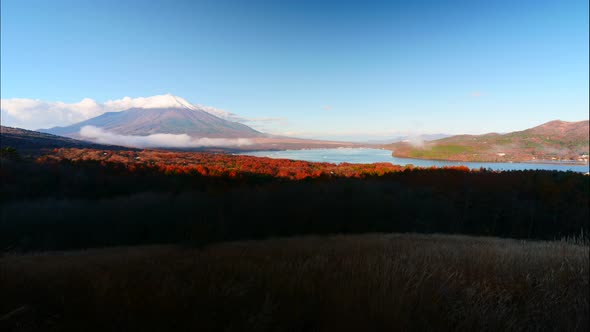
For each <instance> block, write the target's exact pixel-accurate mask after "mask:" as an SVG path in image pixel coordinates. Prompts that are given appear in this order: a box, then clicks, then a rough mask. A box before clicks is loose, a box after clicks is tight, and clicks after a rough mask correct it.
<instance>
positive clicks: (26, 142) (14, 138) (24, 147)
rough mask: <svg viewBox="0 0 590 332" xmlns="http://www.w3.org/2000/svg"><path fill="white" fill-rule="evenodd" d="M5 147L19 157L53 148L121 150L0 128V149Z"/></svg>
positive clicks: (26, 131)
mask: <svg viewBox="0 0 590 332" xmlns="http://www.w3.org/2000/svg"><path fill="white" fill-rule="evenodd" d="M5 147H12V148H15V149H16V150H17V151H18V153H19V154H20V155H22V156H31V157H35V156H39V155H42V154H44V153H45V152H46V151H47V150H50V149H54V148H79V149H83V148H88V149H109V150H118V149H122V148H121V147H118V146H113V145H101V144H94V143H89V142H85V141H79V140H76V139H72V138H68V137H61V136H56V135H52V134H47V133H41V132H38V131H32V130H26V129H21V128H12V127H5V126H0V148H2V149H3V148H5ZM126 149H127V148H126Z"/></svg>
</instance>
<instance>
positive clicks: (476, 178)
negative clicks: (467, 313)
mask: <svg viewBox="0 0 590 332" xmlns="http://www.w3.org/2000/svg"><path fill="white" fill-rule="evenodd" d="M0 176H1V178H2V185H1V189H0V195H1V196H0V209H1V211H0V214H1V215H0V250H17V251H19V250H25V251H26V250H50V249H74V248H89V247H101V246H113V245H136V244H151V243H185V244H188V245H197V246H199V245H204V244H206V243H209V242H214V241H225V240H235V239H259V238H266V237H276V236H292V235H299V234H333V233H365V232H423V233H461V234H472V235H490V236H500V237H513V238H532V239H554V238H561V237H563V236H571V235H576V234H580V232H582V231H585V232H587V230H588V229H589V228H590V223H589V221H588V217H589V208H588V198H589V178H588V176H584V175H582V174H579V173H573V172H557V171H513V172H502V173H498V172H491V171H476V172H465V171H461V170H451V169H428V170H427V169H422V170H420V169H407V170H405V171H400V172H392V173H387V174H385V175H382V176H367V177H365V178H364V179H355V178H341V177H330V176H322V177H320V178H315V179H306V180H300V181H294V180H287V179H278V178H273V177H270V176H265V175H260V174H243V175H240V176H238V177H235V178H227V177H206V176H199V175H186V174H185V175H180V174H164V173H162V172H160V171H157V170H154V169H152V170H150V169H140V170H135V171H134V172H130V171H129V170H127V169H126V168H125V167H122V166H120V165H119V166H117V165H110V166H109V165H107V166H105V165H101V164H100V163H99V162H96V161H81V162H76V163H72V162H69V161H62V162H60V163H56V164H39V163H33V162H26V161H14V160H7V159H4V160H2V168H1V173H0Z"/></svg>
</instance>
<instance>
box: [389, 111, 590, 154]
mask: <svg viewBox="0 0 590 332" xmlns="http://www.w3.org/2000/svg"><path fill="white" fill-rule="evenodd" d="M589 139H590V135H589V121H588V120H584V121H578V122H566V121H560V120H555V121H550V122H547V123H544V124H542V125H539V126H536V127H533V128H530V129H526V130H522V131H515V132H511V133H506V134H497V133H490V134H484V135H457V136H451V137H446V138H442V139H438V140H434V141H428V142H424V143H423V144H420V145H417V144H411V143H410V142H400V143H394V144H389V145H386V146H385V147H386V148H388V149H390V150H393V155H394V156H396V157H404V158H417V159H441V160H456V161H497V162H502V161H517V162H522V161H540V160H544V161H572V162H587V161H588V150H589Z"/></svg>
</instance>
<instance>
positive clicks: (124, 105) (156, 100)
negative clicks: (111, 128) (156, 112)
mask: <svg viewBox="0 0 590 332" xmlns="http://www.w3.org/2000/svg"><path fill="white" fill-rule="evenodd" d="M105 106H107V108H109V109H116V110H126V109H130V108H177V107H182V108H188V109H191V110H194V109H196V107H195V106H194V105H192V104H191V103H189V102H188V101H186V100H185V99H183V98H181V97H177V96H174V95H172V94H169V93H168V94H165V95H158V96H152V97H139V98H131V97H124V98H123V99H119V100H109V101H107V102H106V103H105Z"/></svg>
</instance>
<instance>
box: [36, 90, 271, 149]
mask: <svg viewBox="0 0 590 332" xmlns="http://www.w3.org/2000/svg"><path fill="white" fill-rule="evenodd" d="M119 103H120V104H122V105H118V107H128V108H127V109H125V110H123V111H119V112H106V113H103V114H102V115H99V116H97V117H94V118H91V119H88V120H85V121H82V122H78V123H75V124H72V125H69V126H65V127H53V128H50V129H45V130H41V131H42V132H45V133H49V134H54V135H59V136H66V137H72V138H83V137H81V130H82V128H84V127H86V126H92V127H96V128H99V129H101V130H103V131H105V132H109V133H112V134H116V135H125V136H148V135H154V134H173V135H188V136H190V137H193V138H203V137H206V138H257V137H266V136H267V135H265V134H264V133H261V132H259V131H257V130H254V129H252V128H250V127H248V126H246V125H244V124H242V123H238V122H233V121H229V120H226V119H223V118H221V116H223V115H224V114H221V113H219V112H223V111H219V110H215V109H212V108H210V107H205V106H200V105H193V104H191V103H189V102H188V101H186V100H185V99H183V98H180V97H177V96H173V95H171V94H167V95H160V96H153V97H147V98H135V99H131V98H128V99H127V98H124V99H122V100H120V101H119ZM214 111H216V112H217V114H216V113H214Z"/></svg>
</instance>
